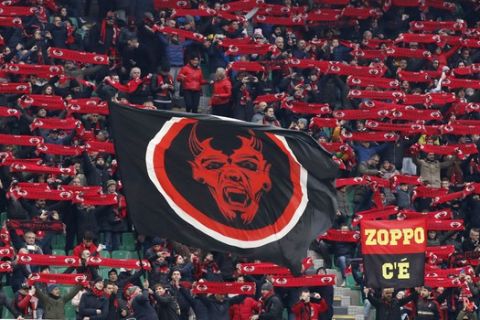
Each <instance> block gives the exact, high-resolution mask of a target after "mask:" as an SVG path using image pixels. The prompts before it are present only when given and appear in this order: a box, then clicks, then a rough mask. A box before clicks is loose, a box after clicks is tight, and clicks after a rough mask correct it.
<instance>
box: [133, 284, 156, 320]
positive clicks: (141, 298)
mask: <svg viewBox="0 0 480 320" xmlns="http://www.w3.org/2000/svg"><path fill="white" fill-rule="evenodd" d="M143 288H144V289H141V288H140V287H137V286H130V287H129V288H128V289H127V290H126V295H127V303H128V306H129V308H130V309H131V310H132V312H133V313H132V316H133V317H134V318H135V319H136V320H158V318H157V313H156V312H155V309H154V308H153V307H152V305H151V304H150V300H149V297H148V293H149V290H150V289H148V281H147V280H145V281H144V284H143Z"/></svg>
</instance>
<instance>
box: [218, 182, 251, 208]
mask: <svg viewBox="0 0 480 320" xmlns="http://www.w3.org/2000/svg"><path fill="white" fill-rule="evenodd" d="M223 200H224V201H225V202H226V203H228V204H230V205H232V206H236V207H242V208H245V207H248V206H249V205H250V203H251V202H252V199H251V198H250V197H249V196H248V194H247V193H246V192H245V190H244V189H242V188H237V187H226V188H224V189H223Z"/></svg>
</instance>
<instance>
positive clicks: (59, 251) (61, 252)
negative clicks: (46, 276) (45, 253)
mask: <svg viewBox="0 0 480 320" xmlns="http://www.w3.org/2000/svg"><path fill="white" fill-rule="evenodd" d="M52 253H53V254H54V255H56V256H64V255H65V250H64V249H53V250H52Z"/></svg>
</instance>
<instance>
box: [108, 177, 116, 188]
mask: <svg viewBox="0 0 480 320" xmlns="http://www.w3.org/2000/svg"><path fill="white" fill-rule="evenodd" d="M113 185H115V186H116V185H117V181H115V180H113V179H110V180H108V181H107V188H108V187H110V186H113Z"/></svg>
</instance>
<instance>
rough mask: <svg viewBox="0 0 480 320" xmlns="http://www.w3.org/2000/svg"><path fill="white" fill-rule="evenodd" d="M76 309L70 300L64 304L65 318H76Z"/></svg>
mask: <svg viewBox="0 0 480 320" xmlns="http://www.w3.org/2000/svg"><path fill="white" fill-rule="evenodd" d="M76 316H77V315H76V311H75V307H74V306H73V305H72V303H71V302H68V303H67V304H66V305H65V319H75V318H76Z"/></svg>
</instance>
